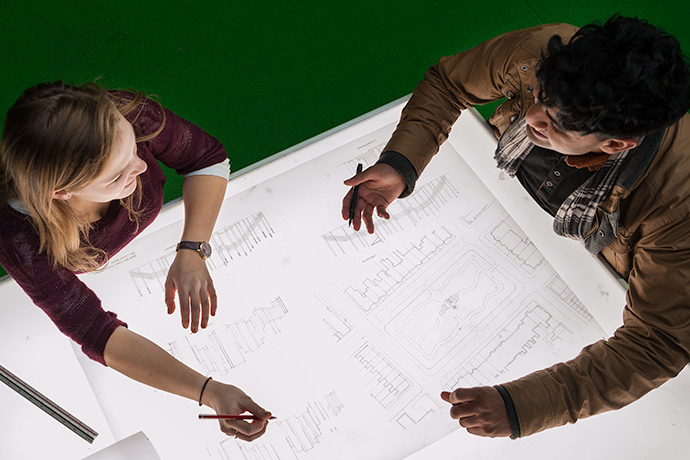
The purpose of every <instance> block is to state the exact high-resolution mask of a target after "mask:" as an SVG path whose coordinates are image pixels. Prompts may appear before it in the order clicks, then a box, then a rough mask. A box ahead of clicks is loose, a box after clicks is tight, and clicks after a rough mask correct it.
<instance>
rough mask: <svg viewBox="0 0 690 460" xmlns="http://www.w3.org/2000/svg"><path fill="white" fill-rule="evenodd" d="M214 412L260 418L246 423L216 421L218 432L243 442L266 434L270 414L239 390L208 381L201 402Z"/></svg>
mask: <svg viewBox="0 0 690 460" xmlns="http://www.w3.org/2000/svg"><path fill="white" fill-rule="evenodd" d="M201 402H202V403H203V404H204V405H205V406H208V407H210V408H212V409H213V410H215V411H216V414H219V415H221V414H225V415H240V414H243V413H245V412H249V413H251V414H252V415H255V416H257V417H259V418H260V420H252V421H251V422H247V421H244V420H228V419H221V420H218V422H219V423H220V431H222V432H223V433H225V434H227V435H229V436H234V437H236V438H237V439H242V440H244V441H253V440H255V439H256V438H258V437H260V436H261V435H263V434H264V433H265V432H266V428H267V427H268V419H269V418H270V417H271V413H270V412H268V411H267V410H265V409H263V408H262V407H261V406H259V405H258V404H256V403H255V402H254V401H252V398H250V397H249V396H247V395H246V394H245V393H244V392H243V391H242V390H240V389H239V388H237V387H235V386H232V385H227V384H225V383H222V382H216V381H215V380H210V381H209V382H208V385H207V386H206V389H205V390H204V394H203V397H202V401H201Z"/></svg>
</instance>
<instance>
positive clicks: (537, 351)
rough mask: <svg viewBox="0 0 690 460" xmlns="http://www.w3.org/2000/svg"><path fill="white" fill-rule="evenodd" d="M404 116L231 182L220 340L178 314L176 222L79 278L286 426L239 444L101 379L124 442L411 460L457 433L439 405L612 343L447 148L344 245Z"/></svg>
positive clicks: (373, 121) (96, 380)
mask: <svg viewBox="0 0 690 460" xmlns="http://www.w3.org/2000/svg"><path fill="white" fill-rule="evenodd" d="M400 109H401V106H397V107H395V108H393V109H391V110H388V111H386V112H384V113H382V114H381V115H379V116H376V117H372V118H370V119H368V120H366V121H364V122H362V123H360V124H358V125H355V126H353V127H351V128H348V129H345V130H343V131H341V132H339V133H336V134H334V135H333V136H330V137H328V138H327V139H324V140H322V141H320V142H316V143H314V144H312V145H309V146H307V147H305V148H304V149H302V150H299V151H297V152H294V153H293V154H290V155H288V156H285V157H283V158H281V159H279V160H276V161H274V162H272V163H269V164H267V165H266V166H265V167H262V168H259V169H257V170H255V171H253V172H250V173H248V174H246V175H244V176H241V177H240V178H239V181H237V182H235V181H231V182H230V187H229V190H228V195H227V199H226V201H225V203H224V206H223V211H222V213H221V216H220V218H219V220H218V223H217V225H216V231H215V233H214V235H213V238H212V240H211V243H212V245H213V247H214V251H215V253H214V256H213V257H212V259H211V260H210V261H209V266H210V267H211V270H212V274H213V276H214V281H215V285H216V289H217V291H218V296H219V299H221V300H220V307H219V313H218V315H217V316H216V317H215V318H213V320H212V322H211V323H210V325H209V327H208V329H207V330H206V331H203V332H200V333H198V334H196V335H192V334H190V333H188V332H186V331H183V330H182V329H181V327H180V326H179V322H180V320H179V317H178V316H177V315H174V316H172V317H167V316H166V315H165V314H164V311H165V306H164V304H163V288H162V283H163V281H164V279H165V275H166V272H167V267H168V266H169V264H170V261H171V260H172V255H173V253H174V245H175V243H176V242H177V241H178V239H179V235H180V233H181V226H182V222H181V216H180V213H179V210H175V211H171V212H174V213H176V218H174V219H170V218H169V217H167V216H163V218H162V219H161V220H160V222H163V223H165V225H162V224H159V225H158V226H157V227H155V228H154V229H152V230H149V231H147V233H146V234H145V235H142V237H140V238H138V239H137V240H136V241H135V242H133V243H132V244H131V245H130V246H128V248H127V249H126V250H125V251H124V252H123V254H121V255H120V256H118V257H117V258H115V259H114V260H112V261H111V263H110V265H109V267H108V268H107V269H106V270H104V271H103V272H99V273H96V274H90V275H88V276H85V277H84V278H83V279H84V280H85V282H87V283H88V284H89V285H90V286H91V287H92V288H93V289H95V290H96V292H98V293H99V295H100V296H101V298H102V299H103V300H104V304H105V305H113V308H117V311H118V312H119V313H120V316H121V317H123V318H125V319H126V320H127V321H128V323H129V325H130V327H131V328H132V329H133V330H135V331H137V332H139V333H141V334H143V335H145V336H147V337H149V338H151V339H153V340H154V341H156V342H157V343H159V344H161V345H162V346H164V347H165V348H167V349H168V350H170V352H171V353H173V354H174V355H175V356H177V357H178V358H180V359H181V360H183V361H184V362H186V363H187V364H188V365H190V366H191V367H193V368H196V369H197V370H199V371H200V372H202V373H204V374H208V375H213V376H214V378H216V379H220V380H224V381H226V382H229V383H233V384H235V385H237V386H239V387H241V388H243V389H244V390H245V391H247V392H248V393H249V394H250V395H251V396H252V397H253V398H254V399H255V400H256V401H257V402H258V403H259V404H262V405H263V406H264V407H266V408H267V409H269V410H271V411H272V412H273V413H274V414H275V415H277V416H278V417H279V418H278V419H277V420H275V421H274V422H272V423H271V425H270V427H269V430H268V432H267V434H266V435H265V436H264V437H262V438H261V439H259V440H257V441H255V442H253V443H251V444H247V443H243V442H238V441H236V440H235V439H229V438H226V437H224V436H223V435H222V434H220V433H218V432H217V428H216V427H215V426H212V425H213V422H207V421H199V420H197V419H196V417H195V416H196V414H197V413H198V411H199V410H198V408H196V407H194V404H193V403H190V402H188V401H182V400H180V399H179V398H174V397H170V396H168V395H162V394H161V393H160V392H156V391H153V390H150V389H148V388H145V387H143V386H140V385H139V386H137V385H136V384H132V383H130V382H125V381H123V380H122V379H121V378H117V376H114V375H112V374H111V373H107V372H103V370H102V369H99V368H98V367H97V366H94V365H92V364H90V363H87V364H86V366H85V370H86V373H87V375H88V376H89V378H90V379H91V381H92V382H93V387H94V388H95V389H96V392H97V394H99V395H100V399H101V400H102V401H103V409H104V412H105V413H106V416H107V417H108V420H109V421H110V423H111V426H112V427H113V431H114V433H115V435H116V437H119V436H122V435H124V434H125V433H131V432H135V431H138V430H142V429H143V430H144V431H145V432H146V433H148V434H149V436H150V437H151V439H152V441H153V443H154V444H155V445H156V446H157V448H158V449H159V452H160V454H161V456H162V458H164V459H168V458H170V459H172V458H179V457H180V456H182V455H183V454H184V455H188V456H192V457H193V458H213V459H255V458H256V459H293V458H297V459H300V460H301V459H322V458H329V459H339V458H342V459H352V458H357V459H365V458H372V459H386V458H390V459H398V458H403V457H405V456H406V455H409V454H411V453H414V452H416V451H418V450H419V449H421V448H423V447H425V446H427V445H429V444H430V443H432V442H434V441H436V440H438V439H439V438H441V437H442V436H443V435H445V434H447V433H450V432H452V431H453V430H454V429H455V427H456V424H455V422H453V421H452V420H450V418H449V417H448V415H447V412H448V405H447V404H446V403H445V402H443V401H442V400H441V399H440V397H439V393H440V392H441V391H442V390H449V389H453V388H455V387H457V386H460V385H475V384H494V383H500V382H504V381H507V380H510V379H512V378H515V377H518V376H521V375H523V374H524V373H526V372H529V371H531V370H535V369H539V368H542V367H544V366H547V365H550V364H552V363H554V362H557V361H560V360H563V359H566V358H570V357H572V356H574V355H575V354H576V353H577V352H578V351H579V350H580V348H581V347H582V346H584V345H586V344H588V343H591V342H592V341H594V340H597V339H599V338H602V337H603V336H604V331H603V330H602V329H601V327H600V326H599V325H598V324H597V322H596V321H595V320H594V318H593V317H592V315H591V314H590V313H589V311H588V310H587V308H586V307H585V306H584V305H583V304H582V303H581V302H580V301H579V300H578V298H577V297H576V296H575V295H574V294H573V292H572V291H571V290H570V289H569V287H568V286H567V285H566V283H564V282H563V281H562V279H561V278H560V277H559V276H558V275H557V273H556V272H555V271H554V270H553V268H552V267H551V265H550V264H549V262H548V261H547V259H546V258H544V257H543V256H542V255H541V254H540V253H539V251H538V250H537V248H536V246H535V245H534V244H533V243H532V242H531V241H530V240H529V238H528V237H527V236H526V235H525V233H524V232H523V231H522V230H521V229H520V227H518V226H517V225H516V224H515V222H514V221H513V219H512V218H511V217H510V216H509V215H508V214H507V213H506V211H505V210H504V209H503V208H502V207H501V206H500V205H499V203H498V202H497V201H496V199H495V198H494V197H493V195H491V193H490V192H489V191H488V190H487V189H486V188H485V186H484V185H483V184H482V182H481V181H480V180H479V179H478V178H477V176H475V175H474V174H473V173H472V171H471V169H470V168H469V167H468V166H467V165H466V164H465V163H464V161H463V160H462V158H461V157H460V155H459V154H458V152H457V151H456V149H455V148H454V146H453V144H451V143H448V144H446V145H445V146H444V147H443V148H442V151H441V153H439V155H438V157H437V158H436V159H435V160H434V161H433V162H432V163H431V165H430V166H429V168H428V169H427V171H426V172H425V173H424V175H423V177H422V178H421V179H420V182H419V184H418V186H417V190H416V191H415V193H414V194H413V195H412V196H410V197H409V198H407V199H405V200H399V201H397V202H396V203H395V204H394V205H392V206H391V207H390V212H391V214H392V216H393V217H392V218H391V220H390V221H385V222H384V221H379V222H378V226H377V232H376V234H375V235H367V234H366V233H363V232H360V233H356V232H354V231H353V230H352V229H350V228H348V227H347V223H346V222H344V221H342V220H341V218H340V212H339V209H340V201H341V199H342V196H343V195H344V193H345V192H346V191H347V189H346V187H344V186H343V185H342V180H343V179H345V178H347V177H349V176H350V175H352V174H353V172H354V170H355V167H356V164H357V163H358V162H361V163H364V164H365V166H367V165H369V164H372V163H373V162H374V161H375V160H376V158H377V157H378V154H379V153H380V151H381V148H382V147H383V145H384V144H385V142H386V141H387V139H388V138H389V136H390V134H391V133H392V131H393V129H394V127H395V123H396V121H397V117H398V114H399V111H400ZM467 118H468V121H471V118H470V117H467ZM462 129H463V126H462V125H461V126H456V128H455V130H456V131H457V130H462ZM485 134H486V133H485V132H483V131H481V130H480V131H477V130H476V128H475V127H473V126H470V127H469V129H468V130H465V135H466V136H467V137H468V138H474V137H476V136H480V137H481V136H484V135H485ZM487 142H488V144H487ZM491 142H492V140H491V139H488V140H487V138H485V137H484V138H483V141H482V143H483V144H482V147H481V148H482V152H481V153H478V154H485V155H487V154H488V155H490V154H491V152H488V153H487V152H486V148H487V145H488V146H489V147H491ZM267 171H269V172H267ZM166 214H168V213H166ZM588 263H590V264H592V263H598V262H597V261H596V260H594V259H591V258H590V259H589V262H588ZM124 286H127V287H128V288H124ZM115 305H117V307H115ZM108 394H119V395H123V397H121V398H118V400H114V399H112V398H111V399H108V398H106V395H108ZM124 395H126V396H124ZM142 407H146V410H142V409H141V408H142ZM134 412H136V413H137V414H138V416H137V417H136V418H133V417H132V416H131V414H132V413H134ZM161 414H168V415H167V416H165V417H162V416H161ZM190 437H191V438H193V439H195V440H196V442H194V443H189V442H187V440H188V439H190Z"/></svg>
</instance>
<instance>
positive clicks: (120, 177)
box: [113, 174, 122, 184]
mask: <svg viewBox="0 0 690 460" xmlns="http://www.w3.org/2000/svg"><path fill="white" fill-rule="evenodd" d="M120 179H122V174H120V175H119V176H117V179H115V180H114V181H113V184H115V183H117V182H120Z"/></svg>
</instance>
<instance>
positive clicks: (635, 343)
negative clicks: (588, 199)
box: [504, 216, 690, 436]
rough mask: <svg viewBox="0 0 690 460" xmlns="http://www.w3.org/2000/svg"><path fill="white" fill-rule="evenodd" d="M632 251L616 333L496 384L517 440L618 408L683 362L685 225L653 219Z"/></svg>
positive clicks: (687, 335)
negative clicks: (514, 420)
mask: <svg viewBox="0 0 690 460" xmlns="http://www.w3.org/2000/svg"><path fill="white" fill-rule="evenodd" d="M659 221H661V222H660V223H658V224H657V228H655V229H653V230H652V231H650V232H648V234H647V235H646V236H643V237H642V238H641V239H640V240H639V241H638V243H637V245H636V248H635V253H634V256H633V269H632V271H631V272H630V275H629V278H628V284H629V288H628V292H627V294H626V301H627V305H626V307H625V310H624V313H623V326H622V327H620V328H619V329H618V330H616V332H615V333H614V335H613V337H611V338H609V339H608V340H602V341H599V342H596V343H594V344H592V345H590V346H588V347H586V348H584V349H583V350H582V352H581V353H580V354H579V355H578V356H577V357H575V358H574V359H573V360H571V361H568V362H565V363H560V364H556V365H555V366H552V367H550V368H548V369H544V370H541V371H537V372H534V373H532V374H530V375H527V376H526V377H523V378H521V379H518V380H515V381H513V382H509V383H507V384H504V387H505V388H506V389H507V390H508V392H509V393H510V395H511V396H512V399H513V402H514V404H515V409H516V412H517V417H518V422H519V425H520V432H521V435H522V436H525V435H529V434H532V433H535V432H538V431H541V430H544V429H546V428H550V427H553V426H558V425H563V424H566V423H574V422H575V421H576V420H578V419H581V418H584V417H588V416H590V415H594V414H597V413H600V412H604V411H608V410H613V409H618V408H621V407H623V406H625V405H627V404H630V403H631V402H633V401H635V400H637V399H639V398H641V397H642V396H643V395H645V394H646V393H647V392H649V391H650V390H652V389H654V388H657V387H658V386H660V385H661V384H662V383H664V382H666V381H667V380H669V379H671V378H673V377H675V376H676V375H677V374H678V373H679V372H680V371H681V370H682V369H683V367H684V366H685V365H686V364H688V362H690V279H688V274H690V225H689V224H688V220H687V216H686V217H685V218H684V219H681V220H676V221H675V222H663V217H660V218H659V219H657V222H659Z"/></svg>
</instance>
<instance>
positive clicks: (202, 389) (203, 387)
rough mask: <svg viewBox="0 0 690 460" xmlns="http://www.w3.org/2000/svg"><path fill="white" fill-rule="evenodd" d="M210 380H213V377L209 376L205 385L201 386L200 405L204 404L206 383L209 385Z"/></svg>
mask: <svg viewBox="0 0 690 460" xmlns="http://www.w3.org/2000/svg"><path fill="white" fill-rule="evenodd" d="M209 380H213V377H209V378H207V379H206V381H205V382H204V386H202V387H201V393H199V405H200V406H203V404H201V398H202V397H203V396H204V390H205V389H206V385H208V381H209Z"/></svg>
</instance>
